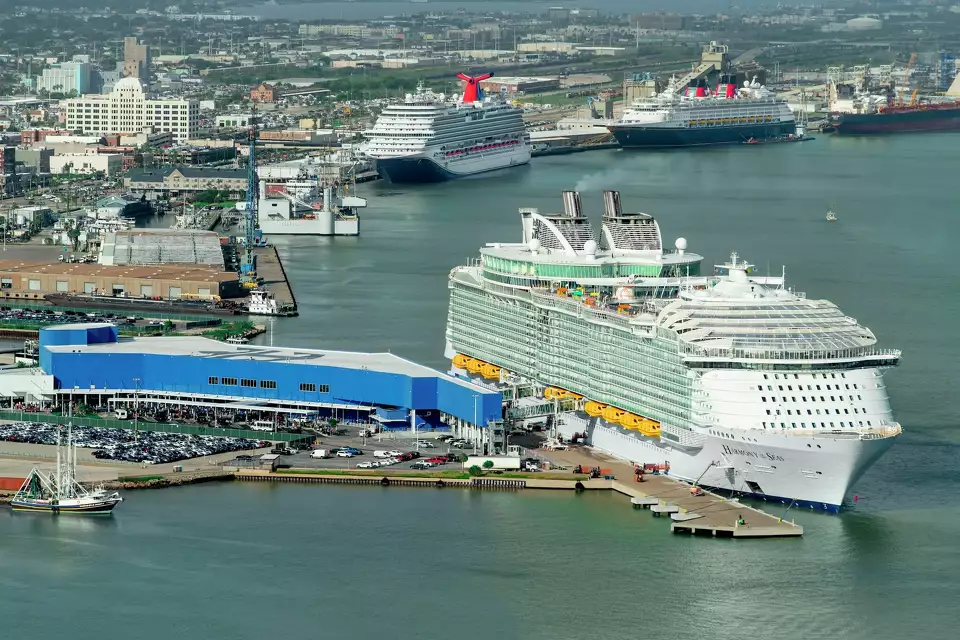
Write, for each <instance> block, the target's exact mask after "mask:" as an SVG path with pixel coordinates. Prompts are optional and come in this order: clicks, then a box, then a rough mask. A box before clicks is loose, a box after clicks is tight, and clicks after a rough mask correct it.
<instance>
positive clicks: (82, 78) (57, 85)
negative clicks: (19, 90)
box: [37, 60, 92, 95]
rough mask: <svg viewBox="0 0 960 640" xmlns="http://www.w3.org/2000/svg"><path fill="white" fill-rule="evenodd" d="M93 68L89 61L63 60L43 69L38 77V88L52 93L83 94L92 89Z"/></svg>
mask: <svg viewBox="0 0 960 640" xmlns="http://www.w3.org/2000/svg"><path fill="white" fill-rule="evenodd" d="M91 73H92V69H91V66H90V63H89V62H83V61H77V60H74V61H73V62H61V63H59V64H55V65H52V66H50V67H47V68H46V69H44V70H43V72H42V73H41V74H40V77H39V78H37V89H38V90H40V91H43V90H47V91H49V92H50V93H70V92H71V91H75V92H76V93H77V95H82V94H84V93H87V92H88V91H90V78H91V75H90V74H91Z"/></svg>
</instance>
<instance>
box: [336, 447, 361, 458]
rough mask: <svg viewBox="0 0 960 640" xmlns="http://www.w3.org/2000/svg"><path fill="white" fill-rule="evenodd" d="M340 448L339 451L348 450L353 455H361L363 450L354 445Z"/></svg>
mask: <svg viewBox="0 0 960 640" xmlns="http://www.w3.org/2000/svg"><path fill="white" fill-rule="evenodd" d="M340 450H341V451H349V452H350V453H352V454H353V455H355V456H362V455H363V451H361V450H360V449H357V448H356V447H340Z"/></svg>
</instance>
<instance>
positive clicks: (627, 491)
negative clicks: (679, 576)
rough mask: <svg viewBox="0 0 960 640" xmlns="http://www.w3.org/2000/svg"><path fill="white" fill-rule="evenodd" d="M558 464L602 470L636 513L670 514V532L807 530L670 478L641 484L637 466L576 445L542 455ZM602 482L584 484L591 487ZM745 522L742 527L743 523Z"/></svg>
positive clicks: (752, 534) (763, 534)
mask: <svg viewBox="0 0 960 640" xmlns="http://www.w3.org/2000/svg"><path fill="white" fill-rule="evenodd" d="M543 456H544V457H546V458H547V459H549V460H551V461H552V462H554V463H559V464H563V465H569V466H576V465H580V466H581V467H582V468H583V469H584V470H588V469H591V468H594V467H600V469H601V470H602V473H603V474H604V475H606V476H608V477H609V476H612V477H613V478H614V479H613V480H606V482H609V483H610V488H611V489H613V490H615V491H618V492H619V493H622V494H624V495H628V496H630V497H631V503H632V504H633V507H634V508H636V509H648V510H650V511H651V512H652V513H653V515H654V516H662V515H669V516H670V519H671V523H670V531H672V532H673V533H691V534H699V535H711V536H715V537H731V538H773V537H791V536H802V535H803V527H801V526H800V525H798V524H795V523H794V522H792V521H790V520H784V519H783V518H779V517H777V516H774V515H771V514H769V513H767V512H765V511H762V510H760V509H757V508H754V507H751V506H749V505H746V504H743V503H741V502H739V501H737V500H733V499H729V498H726V497H724V496H721V495H718V494H716V493H712V492H710V491H702V492H701V493H700V495H694V494H693V493H692V492H691V489H692V486H691V485H690V484H688V483H686V482H683V481H680V480H677V479H675V478H671V477H670V476H666V475H650V474H645V475H644V476H643V482H637V481H636V476H635V468H634V467H633V465H631V464H629V463H627V462H624V461H622V460H618V459H616V458H612V457H608V456H605V455H604V454H602V453H600V452H598V451H596V450H594V449H589V448H587V447H573V448H571V449H568V450H566V451H551V452H548V453H544V454H543ZM597 482H600V481H598V480H592V481H590V483H589V484H587V483H585V485H584V486H585V487H586V488H593V487H594V486H595V483H597ZM741 519H742V520H743V524H738V522H739V521H740V520H741Z"/></svg>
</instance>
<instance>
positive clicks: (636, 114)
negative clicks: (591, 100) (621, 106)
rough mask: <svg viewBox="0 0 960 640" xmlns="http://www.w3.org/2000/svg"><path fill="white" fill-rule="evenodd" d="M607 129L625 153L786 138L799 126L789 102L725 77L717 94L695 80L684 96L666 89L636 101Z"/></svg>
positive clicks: (756, 84) (700, 80)
mask: <svg viewBox="0 0 960 640" xmlns="http://www.w3.org/2000/svg"><path fill="white" fill-rule="evenodd" d="M609 129H610V132H611V133H612V134H613V136H614V137H615V138H616V139H617V142H618V143H620V146H621V147H624V148H640V147H694V146H703V145H715V144H736V143H742V142H747V141H751V140H752V141H763V140H771V139H781V138H787V137H790V136H793V135H794V134H795V133H796V131H797V122H796V117H794V115H793V111H791V110H790V107H789V106H788V105H787V103H786V102H784V101H782V100H778V99H777V98H776V97H775V96H774V95H773V93H771V92H770V91H768V90H767V89H766V88H765V87H763V86H761V85H759V84H758V83H757V82H756V81H754V82H749V81H746V82H744V83H743V87H740V88H739V89H738V88H737V86H736V84H734V81H733V76H731V75H724V76H721V78H720V82H719V84H717V87H716V90H715V91H711V90H710V89H709V88H708V87H707V81H706V79H704V78H697V79H694V80H692V81H691V82H690V83H689V85H688V86H687V87H686V88H685V89H684V93H683V95H681V94H680V93H679V91H677V89H675V88H668V89H667V90H666V91H664V92H662V93H660V94H658V95H656V96H654V97H652V98H648V99H642V100H638V101H636V102H634V103H633V105H632V106H631V107H629V108H627V109H626V110H624V112H623V116H621V118H620V120H619V121H617V122H616V123H614V124H613V125H611V126H610V127H609Z"/></svg>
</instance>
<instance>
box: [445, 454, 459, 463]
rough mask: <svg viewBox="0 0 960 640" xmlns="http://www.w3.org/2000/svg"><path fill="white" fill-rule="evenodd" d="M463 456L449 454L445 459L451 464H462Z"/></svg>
mask: <svg viewBox="0 0 960 640" xmlns="http://www.w3.org/2000/svg"><path fill="white" fill-rule="evenodd" d="M461 455H462V454H459V453H448V454H445V455H444V456H443V457H444V458H446V459H447V460H448V461H449V462H460V458H461Z"/></svg>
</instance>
